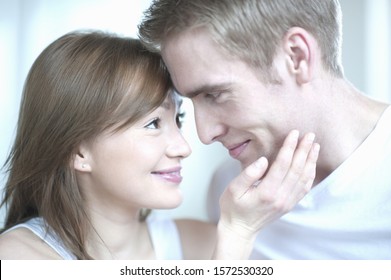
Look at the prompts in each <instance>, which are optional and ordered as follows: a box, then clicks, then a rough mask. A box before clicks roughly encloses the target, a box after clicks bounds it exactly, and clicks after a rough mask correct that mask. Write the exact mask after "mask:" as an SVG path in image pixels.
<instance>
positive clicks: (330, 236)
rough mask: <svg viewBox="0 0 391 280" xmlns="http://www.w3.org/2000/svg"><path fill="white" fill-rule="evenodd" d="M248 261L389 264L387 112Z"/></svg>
mask: <svg viewBox="0 0 391 280" xmlns="http://www.w3.org/2000/svg"><path fill="white" fill-rule="evenodd" d="M251 258H252V259H368V260H369V259H375V260H376V259H377V260H379V259H391V107H389V108H387V110H386V111H385V112H384V113H383V115H382V117H381V119H380V120H379V121H378V124H377V125H376V127H375V129H374V130H373V132H372V133H371V134H370V135H369V136H368V137H367V139H366V140H365V141H364V142H363V143H362V144H361V145H360V147H359V148H358V149H357V150H356V151H355V152H354V153H353V154H352V155H351V156H350V157H349V158H348V159H347V160H346V161H345V162H344V163H343V164H342V165H341V166H339V167H338V168H337V169H336V170H335V171H334V172H333V173H332V174H330V175H329V176H328V177H327V178H326V179H325V180H323V181H322V182H321V183H320V184H318V185H317V186H315V187H314V188H313V189H312V190H311V192H310V193H309V194H308V195H307V196H305V197H304V199H303V200H302V201H300V202H299V204H298V205H297V206H296V207H295V208H294V209H293V210H292V211H291V212H289V213H288V214H286V215H284V216H283V217H282V218H280V219H279V220H277V221H275V222H274V223H272V224H270V225H269V226H267V227H266V228H265V229H263V230H262V231H261V233H260V234H259V236H258V237H257V240H256V244H255V248H254V250H253V253H252V256H251Z"/></svg>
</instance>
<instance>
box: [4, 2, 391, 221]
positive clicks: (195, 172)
mask: <svg viewBox="0 0 391 280" xmlns="http://www.w3.org/2000/svg"><path fill="white" fill-rule="evenodd" d="M150 2H151V1H150V0H57V1H52V0H0V165H1V166H2V165H3V163H4V161H5V159H6V156H7V154H8V152H9V149H10V147H11V143H12V140H13V137H14V132H15V126H16V121H17V114H18V109H19V102H20V96H21V91H22V87H23V83H24V79H25V77H26V75H27V72H28V70H29V68H30V66H31V64H32V63H33V61H34V59H35V58H36V57H37V56H38V54H39V53H40V52H41V51H42V50H43V49H44V48H45V47H46V46H47V45H48V44H49V43H51V42H52V41H53V40H55V39H56V38H58V37H59V36H61V35H63V34H65V33H67V32H69V31H72V30H75V29H91V28H92V29H101V30H106V31H112V32H115V33H118V34H120V35H126V36H131V37H136V36H137V24H138V23H139V22H140V20H141V17H142V12H143V11H144V10H145V9H146V8H147V7H148V6H149V4H150ZM340 2H341V5H342V10H343V14H344V18H343V22H344V27H343V32H344V33H343V37H344V44H343V64H344V68H345V74H346V77H347V78H348V79H349V80H350V81H352V82H353V83H354V84H355V85H356V86H357V87H358V88H359V89H360V90H362V91H363V92H365V93H366V94H368V95H371V96H373V97H375V98H377V99H380V100H384V101H388V102H390V101H391V86H390V77H391V58H390V50H391V39H390V38H391V29H390V26H391V20H390V18H391V3H390V2H391V1H389V0H340ZM184 109H185V111H186V119H185V124H184V129H183V130H184V135H185V137H186V138H187V140H188V141H189V143H190V145H191V146H192V150H193V153H192V155H191V156H190V157H189V158H188V159H186V160H185V161H184V164H183V167H184V169H183V176H184V180H183V183H182V189H183V192H184V203H183V204H182V205H181V206H180V207H179V208H177V209H175V210H169V211H166V212H165V213H167V214H168V215H170V216H172V217H192V218H198V219H206V207H205V203H206V191H207V187H208V182H209V180H210V178H211V176H212V173H213V171H214V170H215V169H216V168H217V166H218V165H219V164H220V163H222V162H223V161H225V160H226V159H227V158H228V156H227V152H226V151H225V150H224V149H223V148H222V147H221V145H220V144H213V145H211V146H204V145H202V144H201V143H200V141H199V140H198V138H197V135H196V132H195V126H194V121H193V116H192V106H191V102H189V101H188V100H187V101H185V103H184ZM5 179H6V176H5V174H4V173H0V190H1V189H2V188H3V186H4V184H5ZM3 221H4V209H0V226H1V225H2V223H3Z"/></svg>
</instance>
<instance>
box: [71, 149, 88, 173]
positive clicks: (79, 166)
mask: <svg viewBox="0 0 391 280" xmlns="http://www.w3.org/2000/svg"><path fill="white" fill-rule="evenodd" d="M90 160H91V157H90V155H89V150H88V149H87V147H86V145H85V144H80V146H79V147H78V150H77V153H76V154H75V155H74V156H73V168H74V169H75V170H76V171H79V172H87V173H88V172H91V170H92V169H91V163H90Z"/></svg>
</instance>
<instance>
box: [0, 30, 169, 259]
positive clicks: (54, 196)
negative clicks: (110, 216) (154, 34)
mask: <svg viewBox="0 0 391 280" xmlns="http://www.w3.org/2000/svg"><path fill="white" fill-rule="evenodd" d="M171 88H172V85H171V82H170V79H169V74H168V72H167V70H166V69H165V67H164V64H163V62H162V60H161V58H160V56H159V55H157V54H153V53H150V52H148V51H147V50H146V49H145V48H144V47H143V46H142V45H141V43H140V42H139V40H137V39H130V38H122V37H119V36H116V35H113V34H107V33H102V32H97V31H88V32H72V33H69V34H66V35H64V36H62V37H60V38H59V39H57V40H56V41H54V42H53V43H52V44H50V45H49V46H48V47H47V48H46V49H45V50H44V51H43V52H42V53H41V54H40V55H39V57H38V58H37V59H36V61H35V62H34V64H33V66H32V68H31V70H30V72H29V74H28V77H27V79H26V82H25V85H24V89H23V96H22V101H21V107H20V113H19V120H18V125H17V134H16V139H15V142H14V145H13V147H12V150H11V152H10V154H9V156H8V158H7V161H6V163H5V167H6V170H7V172H8V179H7V182H6V185H5V195H4V199H3V201H2V204H1V206H4V205H5V206H6V207H7V216H6V222H5V228H4V229H3V230H6V229H8V228H10V227H12V226H14V225H16V224H18V223H21V222H24V221H26V220H28V219H30V218H32V217H37V216H39V217H43V218H44V220H45V221H46V223H47V225H48V226H49V227H51V228H52V229H53V230H54V231H55V232H56V233H57V234H58V235H59V237H60V238H61V239H62V240H63V242H64V244H65V246H66V247H68V248H69V249H70V250H71V251H72V252H73V253H74V254H75V256H76V257H77V258H79V259H89V258H90V256H89V255H88V253H87V252H86V250H85V237H86V235H87V232H88V231H89V230H90V223H89V219H88V217H87V214H86V209H85V208H84V202H83V193H82V192H81V190H80V188H79V186H78V184H77V181H76V175H75V171H74V169H73V168H72V164H71V162H72V158H73V155H74V154H75V152H76V151H77V147H78V145H79V144H80V143H81V142H82V141H85V140H91V139H93V138H94V137H96V136H97V135H98V134H100V133H102V132H103V131H105V130H107V129H112V130H113V131H117V130H120V129H122V128H124V127H126V126H128V125H130V124H132V123H133V122H135V121H136V120H138V119H139V118H141V117H142V116H144V115H146V114H147V113H149V112H150V111H152V110H153V109H155V108H157V107H159V106H160V104H161V103H162V102H163V101H164V100H165V98H166V96H167V94H169V92H170V90H171Z"/></svg>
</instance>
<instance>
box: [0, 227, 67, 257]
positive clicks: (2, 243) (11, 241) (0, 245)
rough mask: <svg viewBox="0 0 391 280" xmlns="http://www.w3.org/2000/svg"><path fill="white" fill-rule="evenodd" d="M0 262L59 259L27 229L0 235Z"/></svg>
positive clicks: (14, 230) (21, 228) (18, 229)
mask: <svg viewBox="0 0 391 280" xmlns="http://www.w3.org/2000/svg"><path fill="white" fill-rule="evenodd" d="M0 259H1V260H51V259H61V258H60V256H59V255H58V254H57V253H56V252H55V251H54V250H53V249H51V248H50V247H49V246H48V245H47V244H46V243H45V242H44V241H43V240H42V239H41V238H39V237H38V236H37V235H35V234H34V233H33V232H32V231H31V230H29V229H27V228H23V227H20V228H15V229H13V230H10V231H7V232H5V233H3V234H1V235H0Z"/></svg>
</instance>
